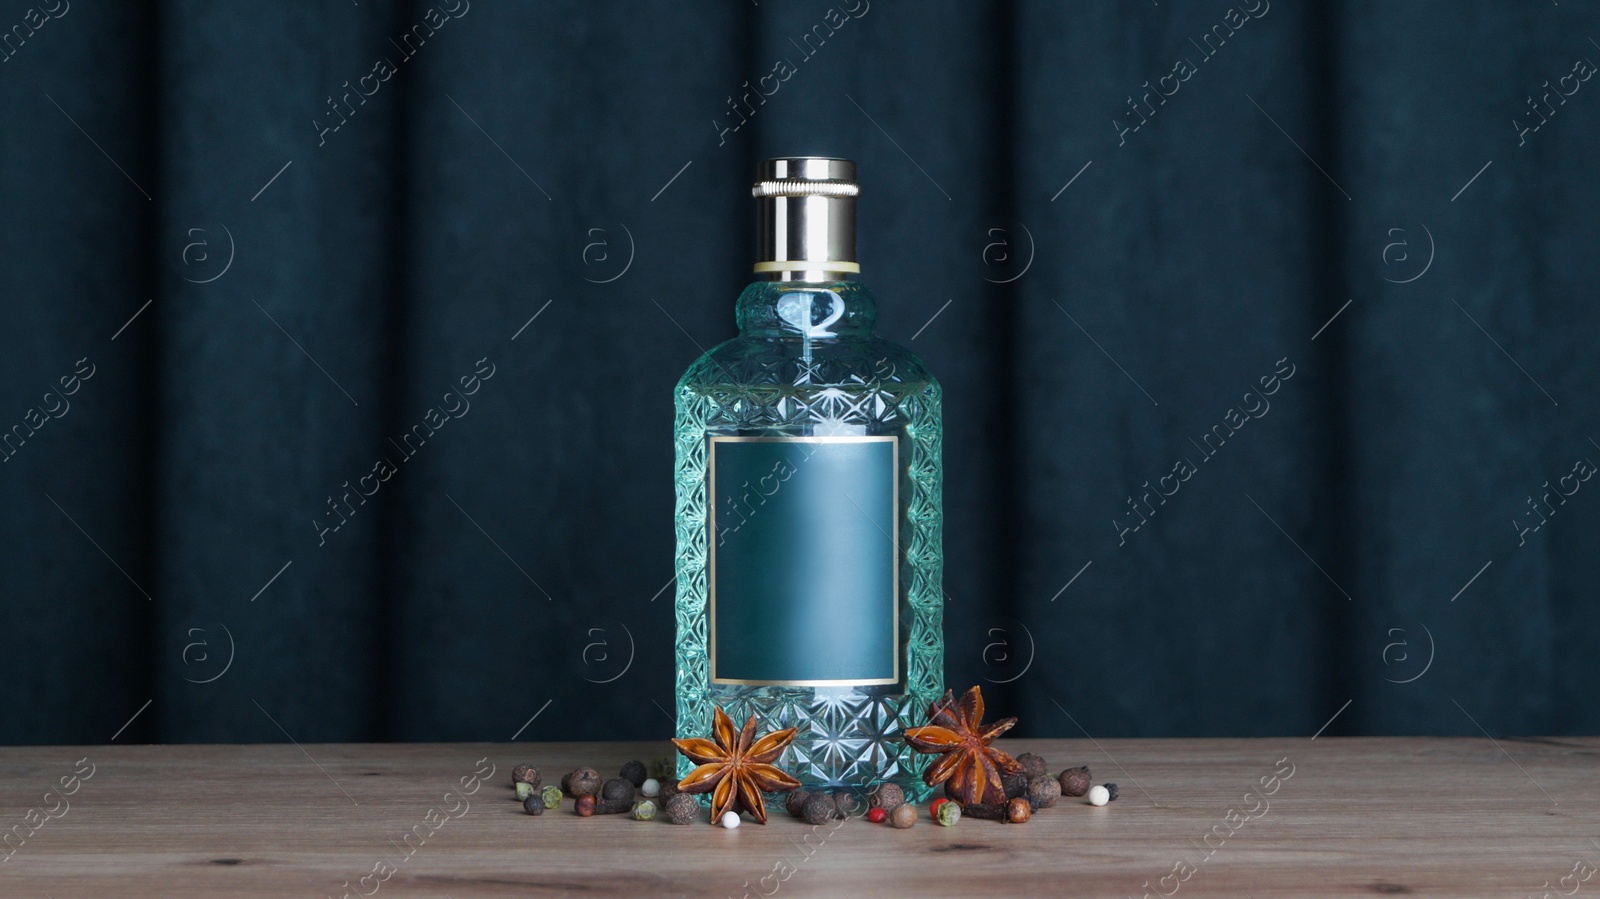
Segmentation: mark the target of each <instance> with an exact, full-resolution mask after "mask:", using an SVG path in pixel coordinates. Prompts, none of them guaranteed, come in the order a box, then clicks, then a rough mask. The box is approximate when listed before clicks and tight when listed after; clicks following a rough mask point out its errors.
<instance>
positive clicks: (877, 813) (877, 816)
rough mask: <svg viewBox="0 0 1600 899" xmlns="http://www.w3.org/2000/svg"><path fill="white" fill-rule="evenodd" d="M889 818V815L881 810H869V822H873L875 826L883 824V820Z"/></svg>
mask: <svg viewBox="0 0 1600 899" xmlns="http://www.w3.org/2000/svg"><path fill="white" fill-rule="evenodd" d="M887 817H889V813H888V812H886V811H884V810H883V809H881V808H874V809H869V810H868V811H867V820H868V821H871V822H872V823H873V824H882V823H883V820H884V819H885V818H887Z"/></svg>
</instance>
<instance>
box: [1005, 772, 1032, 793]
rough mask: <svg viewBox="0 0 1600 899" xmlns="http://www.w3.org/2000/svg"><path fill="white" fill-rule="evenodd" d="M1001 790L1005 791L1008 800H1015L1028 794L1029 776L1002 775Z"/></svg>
mask: <svg viewBox="0 0 1600 899" xmlns="http://www.w3.org/2000/svg"><path fill="white" fill-rule="evenodd" d="M1000 788H1001V789H1002V790H1004V791H1005V794H1006V798H1007V799H1015V798H1017V797H1018V796H1021V795H1022V794H1024V793H1026V792H1028V775H1026V774H1002V775H1000Z"/></svg>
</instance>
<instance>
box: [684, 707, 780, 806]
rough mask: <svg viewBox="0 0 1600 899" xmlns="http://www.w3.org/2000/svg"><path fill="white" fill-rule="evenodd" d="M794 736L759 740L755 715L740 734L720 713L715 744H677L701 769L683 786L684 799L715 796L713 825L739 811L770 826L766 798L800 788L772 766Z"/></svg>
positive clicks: (714, 726)
mask: <svg viewBox="0 0 1600 899" xmlns="http://www.w3.org/2000/svg"><path fill="white" fill-rule="evenodd" d="M795 734H796V731H795V729H794V728H792V727H787V728H784V729H783V730H780V731H774V732H772V733H770V734H767V735H766V736H764V737H762V738H761V739H759V740H757V739H756V716H755V715H751V716H750V720H748V721H746V722H745V723H744V729H743V730H740V731H735V730H734V729H733V719H731V718H729V717H728V714H727V713H726V712H724V711H723V710H722V709H721V707H718V708H717V710H716V717H715V720H714V722H713V724H712V727H711V735H712V737H713V738H714V739H715V742H713V741H712V740H707V739H705V738H703V737H692V738H690V739H687V740H673V741H672V742H673V745H675V746H677V747H678V751H679V752H681V753H683V754H684V755H685V756H686V757H687V758H688V759H689V760H690V761H692V762H694V763H695V764H697V765H699V767H698V768H695V769H694V770H693V771H690V772H689V776H688V777H685V778H684V779H683V780H681V781H679V782H678V789H680V790H682V791H683V792H685V793H705V792H708V791H709V792H711V823H713V824H716V823H718V822H720V821H721V820H722V815H723V813H724V812H726V811H728V809H730V808H734V807H738V808H740V809H743V810H744V811H745V812H748V813H749V815H750V817H752V818H754V819H756V823H758V824H765V823H767V806H766V803H765V802H763V801H762V799H761V794H762V793H786V792H788V791H789V790H795V789H799V787H800V781H798V780H795V779H794V778H793V777H790V776H789V775H788V774H787V773H785V772H784V771H783V769H781V768H779V767H778V766H777V765H774V764H772V763H773V762H774V761H776V760H777V758H778V756H779V755H782V754H783V751H784V750H785V749H787V748H788V747H789V744H790V743H793V742H794V738H795Z"/></svg>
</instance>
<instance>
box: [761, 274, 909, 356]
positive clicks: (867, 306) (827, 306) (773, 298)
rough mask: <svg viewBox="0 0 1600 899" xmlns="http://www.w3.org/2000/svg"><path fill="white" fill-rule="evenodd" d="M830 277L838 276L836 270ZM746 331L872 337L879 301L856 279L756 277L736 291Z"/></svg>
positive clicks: (809, 337)
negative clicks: (819, 279) (739, 291)
mask: <svg viewBox="0 0 1600 899" xmlns="http://www.w3.org/2000/svg"><path fill="white" fill-rule="evenodd" d="M833 277H841V276H838V275H834V276H833ZM737 319H738V322H739V333H740V334H741V335H742V336H745V337H764V338H785V339H791V340H805V341H828V340H837V339H839V338H861V337H871V336H872V333H873V328H874V326H875V325H876V324H877V321H878V305H877V302H876V301H875V300H874V299H873V297H872V292H871V291H870V290H868V289H867V287H866V285H865V284H862V283H861V282H860V281H854V280H850V281H846V280H835V281H812V280H778V279H776V278H770V279H764V280H760V281H755V282H754V283H752V284H750V285H749V286H747V287H745V289H744V292H743V293H742V294H740V295H739V306H738V311H737Z"/></svg>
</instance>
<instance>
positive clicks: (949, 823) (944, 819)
mask: <svg viewBox="0 0 1600 899" xmlns="http://www.w3.org/2000/svg"><path fill="white" fill-rule="evenodd" d="M934 820H935V821H938V822H939V824H940V825H941V826H943V827H954V826H956V822H957V821H960V820H961V806H959V805H956V804H955V803H954V802H942V803H940V804H939V811H937V812H935V813H934Z"/></svg>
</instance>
